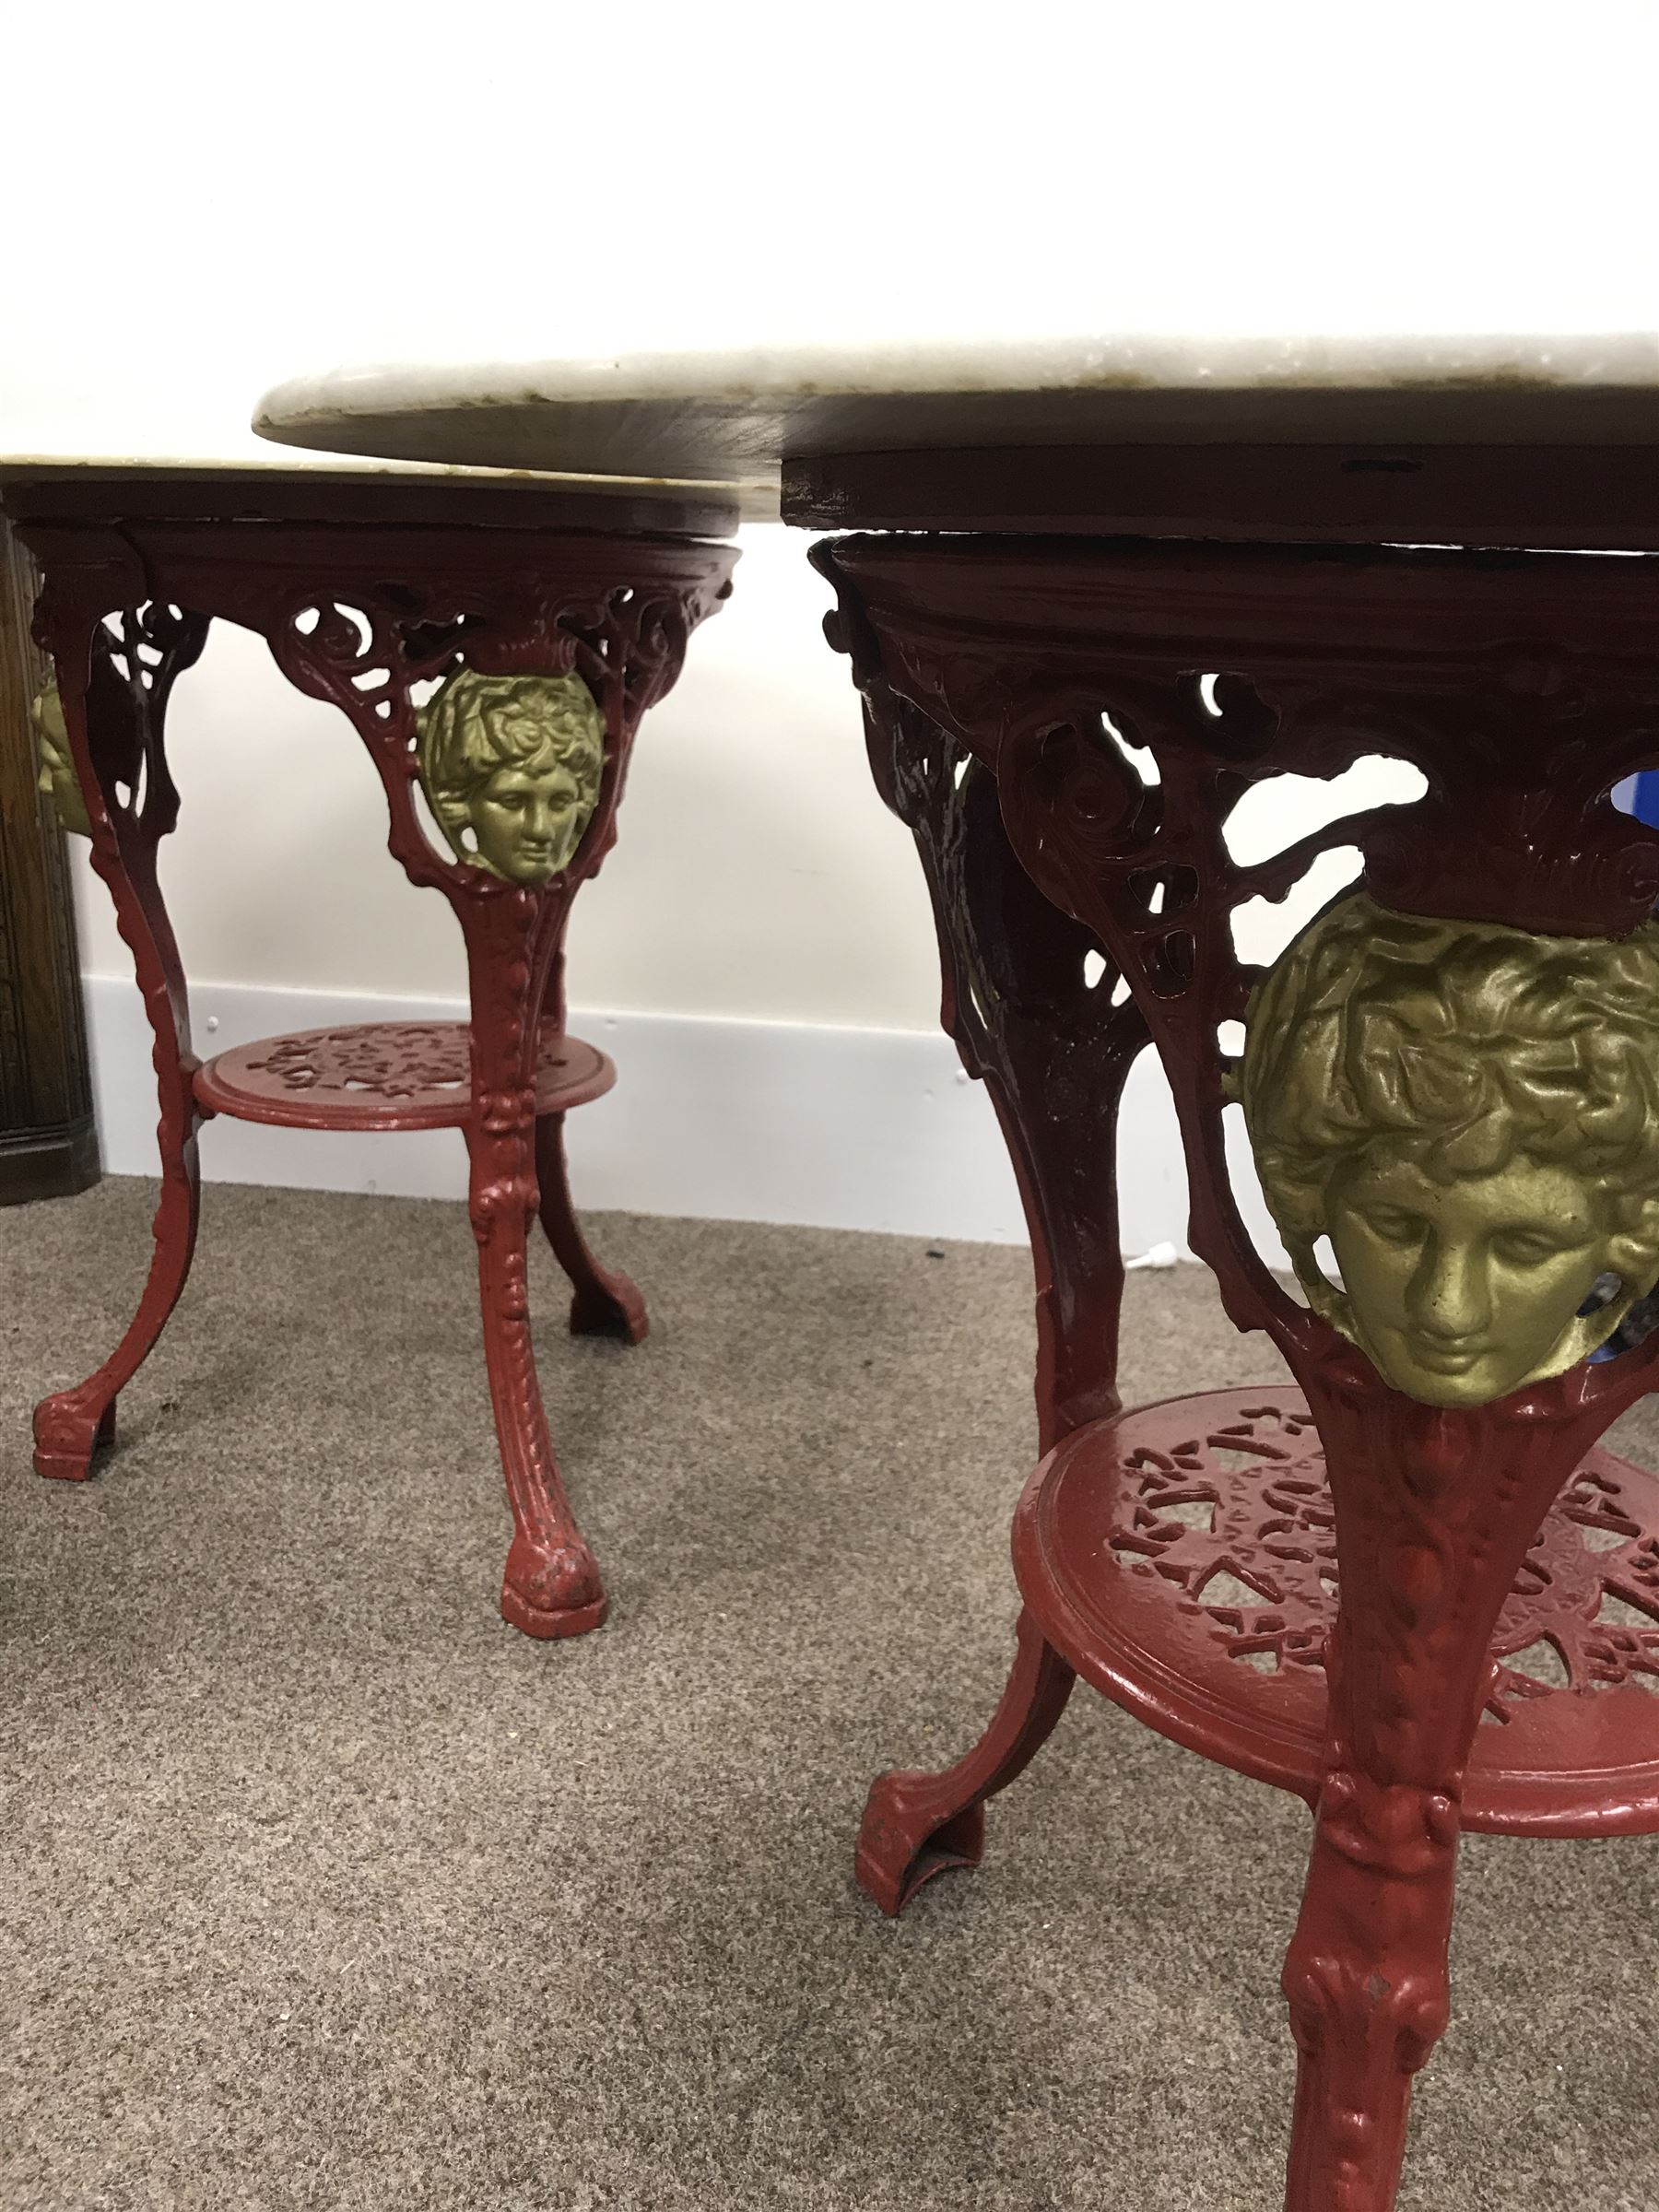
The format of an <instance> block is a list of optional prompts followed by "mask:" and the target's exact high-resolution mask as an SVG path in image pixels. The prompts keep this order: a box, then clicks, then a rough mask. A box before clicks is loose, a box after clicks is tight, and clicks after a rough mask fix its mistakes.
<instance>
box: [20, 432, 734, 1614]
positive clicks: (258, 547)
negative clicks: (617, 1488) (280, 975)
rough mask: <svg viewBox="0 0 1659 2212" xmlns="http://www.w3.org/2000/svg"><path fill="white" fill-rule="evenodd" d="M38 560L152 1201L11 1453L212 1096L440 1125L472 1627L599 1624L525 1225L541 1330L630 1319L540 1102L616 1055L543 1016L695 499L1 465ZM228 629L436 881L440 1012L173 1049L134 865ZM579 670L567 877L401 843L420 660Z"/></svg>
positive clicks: (605, 822) (161, 815) (715, 564)
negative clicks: (568, 1290)
mask: <svg viewBox="0 0 1659 2212" xmlns="http://www.w3.org/2000/svg"><path fill="white" fill-rule="evenodd" d="M4 494H5V498H6V505H7V507H8V509H9V510H10V511H11V512H12V513H13V515H14V516H15V517H16V519H17V522H18V531H19V535H21V537H22V538H23V540H24V542H25V544H26V545H27V546H28V547H29V549H30V550H31V552H32V553H33V554H34V555H35V557H36V559H38V561H39V562H40V565H41V570H42V572H43V585H42V590H41V597H40V602H39V606H38V608H37V612H36V624H35V628H36V635H37V637H38V639H39V641H40V642H41V645H42V647H43V648H44V649H45V650H46V651H47V652H48V653H50V654H51V655H52V657H53V663H54V665H55V668H56V673H57V681H58V690H59V697H60V700H61V703H62V707H63V712H64V722H65V732H66V735H67V741H68V745H69V749H70V752H71V754H72V757H73V759H74V764H75V770H76V777H77V780H78V782H79V786H80V791H81V794H82V796H83V798H84V801H85V806H86V813H87V817H88V822H89V824H90V830H91V839H92V862H93V866H94V867H95V869H96V870H97V872H98V873H99V875H100V876H101V877H102V878H103V879H104V881H105V883H106V884H107V885H108V886H109V888H110V891H111V894H112V898H113V900H114V903H115V910H116V916H117V921H118V924H119V926H120V929H121V934H122V935H123V937H124V939H125V941H126V943H127V945H128V946H129V947H131V950H132V953H133V958H134V963H135V969H136V972H137V980H138V985H139V989H140V991H141V993H142V994H143V997H144V1003H145V1007H146V1011H147V1014H148V1017H149V1020H150V1025H151V1029H152V1030H153V1033H154V1039H155V1046H154V1053H153V1059H154V1065H155V1070H156V1077H157V1082H158V1088H159V1104H160V1119H159V1132H158V1134H159V1147H160V1164H161V1196H160V1202H159V1206H158V1208H157V1212H156V1217H155V1223H154V1236H155V1250H154V1254H153V1257H152V1260H151V1265H150V1271H149V1276H148V1279H147V1283H146V1285H145V1289H144V1293H143V1296H142V1298H141V1300H140V1302H139V1306H138V1311H137V1312H136V1314H135V1316H134V1319H133V1321H132V1324H131V1325H130V1326H129V1328H128V1329H127V1332H126V1334H125V1335H124V1337H123V1338H122V1340H121V1342H120V1344H119V1345H118V1346H117V1347H115V1350H114V1351H113V1352H112V1354H111V1355H110V1357H109V1358H108V1359H106V1360H105V1361H104V1363H103V1364H102V1366H101V1367H100V1368H98V1369H97V1370H96V1371H94V1372H93V1373H92V1374H90V1375H89V1376H88V1377H87V1379H86V1380H85V1381H84V1382H80V1383H78V1384H76V1386H75V1387H74V1388H72V1389H69V1390H65V1391H59V1392H57V1393H56V1394H53V1396H51V1397H49V1398H47V1399H45V1400H44V1401H43V1402H42V1403H41V1406H39V1407H38V1408H37V1409H36V1413H35V1447H36V1450H35V1465H36V1467H37V1468H38V1469H39V1471H40V1472H41V1474H42V1475H48V1476H53V1477H60V1478H64V1479H69V1480H80V1479H84V1478H85V1477H87V1476H88V1474H89V1472H90V1470H91V1465H92V1459H93V1454H94V1452H95V1451H96V1450H97V1448H98V1447H99V1446H100V1445H105V1444H108V1443H110V1442H112V1440H113V1438H114V1433H115V1408H116V1402H117V1399H118V1396H119V1394H120V1393H121V1391H122V1390H123V1389H124V1388H125V1386H126V1384H127V1383H128V1382H130V1381H131V1380H132V1378H133V1376H134V1375H135V1373H136V1371H137V1370H138V1368H139V1366H140V1365H141V1364H142V1362H143V1361H144V1359H146V1358H147V1355H148V1353H149V1352H150V1350H151V1349H152V1348H153V1347H154V1345H155V1343H156V1340H157V1338H158V1337H159V1335H160V1333H161V1330H162V1328H163V1326H164V1325H165V1324H166V1321H167V1318H168V1316H169V1314H170V1313H171V1311H172V1309H173V1306H174V1305H175V1303H176V1302H177V1300H178V1298H179V1295H180V1293H181V1291H182V1288H183V1286H184V1281H185V1277H186V1276H187V1275H188V1273H189V1268H190V1263H191V1257H192V1253H194V1245H195V1236H196V1223H197V1217H198V1212H199V1207H200V1171H199V1166H198V1162H197V1157H196V1134H197V1131H198V1129H199V1128H200V1126H201V1124H202V1123H203V1122H204V1121H205V1120H206V1119H208V1118H209V1117H211V1116H212V1115H214V1114H229V1115H232V1116H236V1117H239V1118H241V1119H245V1120H252V1121H257V1122H265V1123H271V1124H280V1125H283V1126H287V1127H291V1128H300V1129H341V1130H364V1131H369V1130H394V1129H433V1128H454V1129H457V1130H459V1131H460V1132H461V1133H462V1134H463V1135H464V1136H465V1142H466V1147H467V1152H468V1156H469V1159H470V1163H471V1176H470V1183H469V1190H468V1208H469V1212H470V1214H471V1218H472V1226H473V1233H474V1237H475V1240H476V1241H477V1251H478V1288H479V1299H480V1305H481V1309H482V1318H483V1334H484V1347H485V1362H486V1367H487V1370H488V1382H489V1394H490V1401H491V1406H492V1410H493V1412H494V1416H495V1427H496V1436H497V1441H498V1443H499V1445H500V1454H501V1465H502V1471H503V1474H504V1476H505V1478H506V1488H507V1497H508V1503H509V1505H510V1507H511V1509H512V1519H513V1536H512V1546H511V1548H510V1550H509V1552H508V1556H507V1564H506V1570H505V1573H504V1576H503V1583H502V1594H501V1611H502V1615H503V1617H504V1618H506V1619H507V1620H508V1621H509V1622H511V1623H512V1626H513V1627H515V1628H517V1629H520V1630H524V1633H525V1634H527V1635H530V1636H535V1637H542V1638H548V1637H561V1636H574V1635H580V1634H582V1632H584V1631H585V1630H589V1629H594V1628H597V1627H598V1626H599V1624H600V1623H601V1622H602V1621H603V1620H604V1618H605V1616H606V1603H607V1601H606V1594H605V1590H604V1586H603V1584H602V1583H601V1582H600V1579H599V1571H598V1568H597V1566H596V1564H595V1562H594V1558H593V1554H592V1553H591V1552H590V1551H589V1549H588V1547H587V1545H586V1543H585V1542H584V1541H583V1539H582V1534H581V1531H580V1530H579V1528H578V1527H577V1525H576V1522H575V1518H574V1516H573V1514H572V1512H571V1506H570V1501H569V1500H568V1498H567V1497H566V1495H565V1490H564V1484H563V1480H562V1478H561V1476H560V1473H559V1465H558V1462H557V1460H556V1458H555V1456H554V1452H553V1445H552V1439H551V1436H550V1434H549V1432H548V1427H547V1414H546V1411H545V1409H544V1407H543V1404H542V1396H541V1388H540V1384H539V1382H538V1380H537V1376H536V1370H535V1350H534V1346H533V1343H532V1338H531V1331H530V1317H529V1300H528V1287H527V1279H526V1273H527V1259H526V1237H527V1234H528V1230H529V1227H530V1224H531V1223H532V1222H533V1221H535V1220H536V1219H539V1220H540V1223H541V1226H542V1229H543V1230H544V1232H545V1234H546V1235H547V1241H548V1242H549V1243H550V1244H551V1246H552V1248H553V1251H554V1253H555V1255H556V1256H557V1258H558V1259H559V1263H560V1265H562V1266H563V1268H564V1270H565V1272H566V1274H567V1275H568V1276H569V1277H570V1279H571V1285H572V1290H573V1297H572V1303H571V1328H572V1329H573V1330H575V1331H578V1332H582V1333H607V1334H613V1335H620V1336H622V1337H625V1338H626V1339H628V1340H629V1342H632V1343H638V1342H639V1341H640V1339H641V1337H642V1336H643V1335H644V1334H645V1311H644V1306H643V1303H642V1302H641V1298H640V1294H639V1292H638V1290H637V1289H636V1288H634V1286H633V1284H632V1283H630V1282H629V1280H628V1279H627V1277H625V1276H622V1275H618V1274H615V1273H613V1272H611V1271H609V1270H607V1269H606V1268H604V1267H602V1266H601V1265H599V1263H598V1262H597V1260H595V1258H594V1254H593V1253H591V1252H590V1250H589V1249H588V1246H587V1243H586V1241H585V1239H584V1238H583V1236H582V1230H581V1227H580V1224H579V1223H578V1221H577V1218H576V1215H575V1211H574V1208H573V1206H572V1205H571V1194H570V1186H569V1180H568V1176H567V1172H566V1166H565V1157H564V1141H563V1128H564V1116H565V1114H566V1113H567V1112H569V1111H570V1110H571V1108H573V1107H575V1106H579V1105H581V1104H582V1103H584V1102H585V1101H586V1100H592V1099H595V1098H597V1097H599V1096H600V1095H601V1093H602V1092H604V1091H605V1090H606V1089H608V1088H609V1087H610V1084H611V1082H612V1081H613V1079H614V1074H615V1071H614V1069H613V1068H612V1066H611V1064H610V1062H609V1061H608V1060H607V1059H606V1057H605V1055H604V1054H603V1053H599V1052H596V1051H595V1050H594V1048H593V1047H592V1046H590V1045H586V1044H583V1043H582V1042H581V1041H579V1040H577V1039H575V1038H572V1037H571V1036H569V1035H568V1034H567V1032H566V1030H565V1024H564V982H563V972H564V950H563V947H564V937H565V931H566V926H567V924H568V921H569V917H570V910H571V900H573V898H574V896H575V893H576V891H577V889H578V888H579V887H580V886H581V885H582V883H583V882H584V881H585V880H586V879H587V877H590V876H591V875H593V874H594V871H595V870H596V869H597V867H598V866H599V865H600V863H601V861H602V860H603V859H604V857H605V854H606V852H607V851H608V850H609V848H610V846H611V844H612V843H613V842H614V841H615V836H616V815H617V807H618V802H619V800H620V797H621V793H622V784H623V780H624V776H625V772H626V768H627V762H628V757H629V749H630V747H631V745H632V741H633V735H634V732H635V729H636V727H637V725H638V723H639V721H640V718H641V715H642V714H643V713H644V712H645V710H646V709H647V708H648V707H649V706H650V705H652V704H653V702H654V701H655V700H658V699H660V698H661V697H662V696H663V695H664V694H665V692H666V691H667V690H668V688H670V686H671V685H672V684H673V683H674V681H675V679H676V677H677V675H678V673H679V668H680V665H681V662H682V659H683V656H684V653H685V647H686V641H687V638H688V634H689V632H690V631H691V629H693V628H694V627H695V626H696V624H697V623H698V622H699V621H700V620H702V619H703V618H705V617H707V616H708V615H710V614H712V612H713V611H714V610H715V608H716V607H717V606H719V604H720V602H721V600H722V599H723V598H724V596H725V594H726V593H727V592H728V591H729V589H730V583H729V577H730V572H731V569H732V566H733V563H734V561H735V558H736V556H735V551H734V550H733V549H732V548H731V547H725V546H722V545H719V544H715V543H712V542H709V540H708V538H707V536H706V535H704V534H705V533H707V532H709V531H712V530H715V531H724V530H727V529H729V528H730V527H731V524H732V523H733V522H734V521H735V513H734V512H732V511H731V509H730V507H729V504H726V503H723V502H722V501H721V500H717V499H716V500H698V501H696V502H694V503H692V504H685V503H677V502H673V501H670V500H662V499H656V498H653V497H649V496H644V495H640V494H636V493H612V494H606V495H599V494H594V493H589V492H580V491H573V490H571V489H570V488H547V487H545V486H538V485H535V484H528V485H526V484H523V483H520V484H500V483H488V482H487V483H479V482H476V481H473V482H456V481H453V480H435V479H432V478H425V477H405V478H398V477H388V476H385V475H383V474H381V475H376V476H374V477H371V478H368V479H364V478H361V477H352V476H334V475H327V474H318V473H316V472H304V473H303V474H301V475H300V476H299V477H295V476H293V475H289V474H287V473H282V472H277V471H270V470H265V471H252V472H246V473H243V472H239V471H207V472H188V471H184V472H182V471H179V470H168V469H158V470H155V471H145V470H113V471H100V470H98V469H84V470H83V469H73V468H71V469H57V470H53V469H51V468H47V469H44V470H39V469H37V470H34V471H27V470H26V471H24V472H23V473H22V474H19V475H15V476H11V477H7V478H6V481H5V484H4ZM215 620H221V621H229V622H232V623H235V624H238V625H240V626H241V627H242V628H244V629H251V630H253V631H255V632H257V633H258V634H259V635H261V636H263V637H264V638H265V641H266V642H267V643H268V645H269V647H270V649H271V653H272V656H273V658H274V659H275V661H276V663H277V667H278V668H279V669H280V670H281V672H282V673H283V675H284V676H285V677H288V680H289V681H290V682H291V683H293V684H294V685H295V686H296V687H297V688H299V689H300V690H302V691H304V692H306V693H308V694H309V695H310V696H312V698H315V699H319V700H324V701H326V702H328V703H329V704H331V705H333V706H334V707H335V708H337V709H338V710H339V712H341V714H342V715H343V716H344V717H345V718H346V720H347V723H348V724H350V726H351V727H352V728H353V730H354V731H355V732H356V734H357V736H358V737H359V740H360V741H361V743H362V744H363V746H364V747H365V749H366V750H367V752H368V753H369V756H370V758H371V760H372V762H373V764H374V766H375V768H376V770H377V771H378V772H379V774H380V778H381V782H382V786H383V788H384V791H385V794H386V800H387V806H388V812H389V815H390V821H391V831H390V836H389V840H388V842H389V845H390V849H391V852H392V853H393V855H394V857H395V858H396V859H397V860H398V861H399V862H400V863H401V865H402V866H403V868H404V871H405V873H406V876H407V877H408V878H409V880H410V881H411V882H413V883H415V884H418V885H422V886H429V887H430V888H436V889H438V890H440V891H441V892H442V893H443V895H444V896H445V898H446V899H447V900H449V903H450V905H451V908H452V910H453V912H454V914H455V917H456V920H457V922H458V923H459V924H460V927H461V931H462V935H463V938H464V940H465V947H466V956H467V970H468V980H469V985H470V996H471V1020H470V1022H469V1023H466V1024H447V1025H446V1024H432V1023H402V1024H371V1025H365V1026H362V1027H358V1028H350V1029H338V1030H310V1031H306V1032H304V1033H301V1034H300V1035H296V1036H291V1037H286V1038H277V1039H270V1040H266V1041H263V1042H261V1043H258V1044H252V1045H243V1046H240V1047H237V1048H235V1049H234V1050H232V1051H229V1052H227V1053H221V1054H220V1055H219V1056H218V1058H217V1059H215V1060H211V1061H208V1062H206V1064H204V1063H203V1062H202V1061H201V1059H200V1058H199V1057H198V1056H197V1054H196V1053H195V1052H194V1048H193V1045H192V1041H191V1033H190V1009H189V998H188V993H187V990H186V985H185V979H184V972H183V966H182V961H181V959H180V957H179V949H178V946H177V943H176V941H175V939H174V936H173V933H172V928H171V923H170V921H169V919H168V915H167V912H166V908H165V906H164V904H163V901H162V898H161V891H160V886H159V876H158V859H159V848H160V844H161V841H162V840H163V839H164V838H165V837H166V836H167V835H168V833H169V832H170V831H171V830H172V829H173V827H174V826H175V824H176V822H177V819H178V813H179V794H178V790H177V787H176V785H175V783H174V782H173V778H172V774H171V769H170V767H169V764H168V759H167V750H166V716H167V705H168V700H169V696H170V694H171V690H172V688H173V686H174V684H175V682H176V680H177V679H178V677H180V676H181V675H182V673H183V672H184V671H185V670H186V669H188V668H189V667H190V666H191V665H192V664H193V663H194V661H195V660H196V659H197V658H198V656H199V655H200V653H201V651H202V648H203V645H204V643H205V642H206V636H207V631H208V629H209V626H210V624H211V623H212V622H213V621H215ZM463 669H467V670H471V671H474V672H476V674H477V676H479V677H514V676H536V677H571V676H575V677H580V678H581V680H582V684H583V685H585V687H586V688H587V691H588V692H589V694H591V697H592V700H594V703H595V705H596V706H597V708H598V711H599V714H600V716H601V717H602V719H603V722H604V725H605V738H604V747H603V761H602V766H601V770H600V776H599V783H598V790H597V794H596V797H595V799H594V805H593V808H592V812H591V814H590V815H589V817H588V818H587V821H586V827H585V829H584V830H583V831H582V837H581V841H580V843H579V845H578V846H577V848H576V850H575V853H574V855H573V857H572V858H571V861H570V863H569V865H567V866H566V867H564V868H563V869H562V870H560V871H559V873H557V874H555V875H553V876H552V877H550V878H548V879H547V880H546V881H535V882H529V883H518V882H510V881H508V880H506V879H505V878H504V877H499V876H496V875H494V874H493V873H491V872H489V871H488V870H487V869H486V868H484V867H482V866H478V865H469V864H468V863H467V862H466V861H465V860H463V859H462V858H460V857H459V856H456V855H453V854H451V853H448V852H446V851H445V850H443V849H442V848H441V846H440V845H439V844H438V843H437V842H436V841H434V840H433V839H432V838H430V837H429V835H428V833H427V830H426V828H425V826H424V824H423V821H422V819H421V817H420V815H419V812H418V808H417V806H416V796H415V792H416V784H417V780H418V720H417V716H418V704H419V700H420V698H421V697H422V696H429V694H430V692H431V691H432V689H433V688H435V687H436V686H437V685H438V684H440V683H441V682H442V680H443V679H444V678H445V677H449V676H451V675H453V674H455V673H456V672H457V671H460V670H463Z"/></svg>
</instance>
